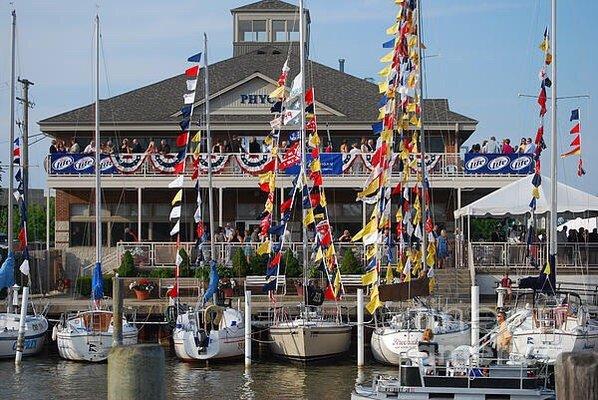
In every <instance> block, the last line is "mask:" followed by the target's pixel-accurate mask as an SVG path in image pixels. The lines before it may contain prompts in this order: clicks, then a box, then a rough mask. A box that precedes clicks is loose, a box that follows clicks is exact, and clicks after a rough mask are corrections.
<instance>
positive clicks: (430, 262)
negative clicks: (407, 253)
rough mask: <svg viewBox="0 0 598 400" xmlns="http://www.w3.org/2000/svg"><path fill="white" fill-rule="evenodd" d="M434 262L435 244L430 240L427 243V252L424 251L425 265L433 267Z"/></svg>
mask: <svg viewBox="0 0 598 400" xmlns="http://www.w3.org/2000/svg"><path fill="white" fill-rule="evenodd" d="M435 263H436V244H434V243H433V242H430V244H429V245H428V252H427V253H426V265H428V267H433V266H434V264H435Z"/></svg>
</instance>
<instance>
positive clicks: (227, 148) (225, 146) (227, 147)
mask: <svg viewBox="0 0 598 400" xmlns="http://www.w3.org/2000/svg"><path fill="white" fill-rule="evenodd" d="M222 148H223V150H224V152H225V153H232V152H233V146H231V144H230V143H229V142H228V140H224V141H223V142H222Z"/></svg>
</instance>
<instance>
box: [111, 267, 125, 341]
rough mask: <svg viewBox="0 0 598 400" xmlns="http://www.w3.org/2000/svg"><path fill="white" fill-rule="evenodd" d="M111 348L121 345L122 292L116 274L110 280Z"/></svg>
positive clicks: (120, 283)
mask: <svg viewBox="0 0 598 400" xmlns="http://www.w3.org/2000/svg"><path fill="white" fill-rule="evenodd" d="M112 321H113V329H112V346H122V344H123V291H122V280H121V279H120V278H119V277H118V274H116V275H115V276H114V278H112Z"/></svg>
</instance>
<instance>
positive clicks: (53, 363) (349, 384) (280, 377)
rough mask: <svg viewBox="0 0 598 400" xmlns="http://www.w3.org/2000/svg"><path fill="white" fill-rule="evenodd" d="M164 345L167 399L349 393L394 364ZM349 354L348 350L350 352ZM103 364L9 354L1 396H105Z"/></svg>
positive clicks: (0, 372) (322, 398)
mask: <svg viewBox="0 0 598 400" xmlns="http://www.w3.org/2000/svg"><path fill="white" fill-rule="evenodd" d="M165 350H166V355H167V356H166V384H167V389H166V391H167V394H168V398H169V399H177V400H182V399H219V400H225V399H318V400H326V399H330V400H333V399H334V400H336V399H348V398H350V393H351V391H352V390H353V387H354V386H355V383H356V381H357V379H362V380H365V381H370V380H371V379H372V377H373V376H374V375H375V374H376V373H392V372H393V370H394V369H393V367H386V366H382V365H377V364H371V365H366V366H365V367H364V368H361V371H359V372H358V369H357V367H356V363H355V360H354V359H353V358H352V357H350V356H347V357H346V358H344V359H338V360H334V361H329V362H326V363H322V364H307V365H302V364H289V363H287V362H282V361H278V360H276V359H266V360H264V359H261V358H260V359H257V360H255V361H254V363H253V364H252V365H251V368H250V370H249V372H246V371H245V366H244V364H243V360H242V359H241V360H238V361H228V362H225V363H211V364H209V365H206V364H205V363H183V362H181V361H180V360H178V359H176V357H175V356H174V354H173V353H172V352H171V351H170V350H169V349H167V348H165ZM349 354H350V353H349ZM106 371H107V364H106V363H100V364H90V363H78V362H72V361H66V360H64V359H62V358H60V357H59V356H58V354H57V353H54V352H51V353H50V352H48V353H42V354H40V355H39V356H36V357H30V358H26V359H24V360H23V363H22V366H21V367H20V369H19V370H15V367H14V364H13V361H12V360H2V361H0V382H2V387H1V388H0V398H2V399H28V400H37V399H54V400H58V399H65V400H67V399H68V400H73V399H82V400H84V399H105V398H106V387H107V385H106V376H107V375H106Z"/></svg>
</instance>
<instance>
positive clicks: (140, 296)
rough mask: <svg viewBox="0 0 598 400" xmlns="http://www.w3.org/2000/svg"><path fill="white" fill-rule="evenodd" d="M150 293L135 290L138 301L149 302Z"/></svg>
mask: <svg viewBox="0 0 598 400" xmlns="http://www.w3.org/2000/svg"><path fill="white" fill-rule="evenodd" d="M149 295H150V292H148V291H147V290H135V296H136V297H137V300H147V299H148V298H149Z"/></svg>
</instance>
